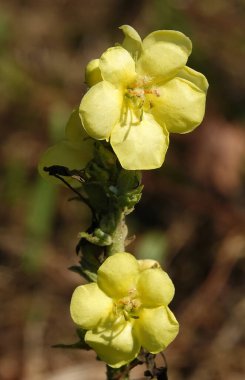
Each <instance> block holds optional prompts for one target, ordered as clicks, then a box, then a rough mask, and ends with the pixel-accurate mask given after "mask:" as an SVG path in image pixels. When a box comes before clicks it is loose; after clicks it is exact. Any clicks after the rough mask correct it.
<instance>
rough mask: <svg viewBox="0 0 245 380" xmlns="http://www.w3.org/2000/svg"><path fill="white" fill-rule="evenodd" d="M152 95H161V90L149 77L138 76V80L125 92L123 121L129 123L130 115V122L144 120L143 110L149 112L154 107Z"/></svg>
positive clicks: (137, 122) (135, 122) (134, 122)
mask: <svg viewBox="0 0 245 380" xmlns="http://www.w3.org/2000/svg"><path fill="white" fill-rule="evenodd" d="M152 96H156V97H159V96H160V94H159V91H158V89H157V88H156V87H154V86H153V84H152V80H151V78H149V77H146V76H144V77H138V78H137V80H136V81H135V82H134V83H132V84H130V86H128V87H127V88H126V90H125V94H124V98H125V101H124V110H123V113H122V118H121V122H122V125H123V124H127V122H128V115H129V116H130V124H139V123H140V122H141V121H142V117H143V111H146V112H149V110H150V109H151V108H152V102H151V100H152Z"/></svg>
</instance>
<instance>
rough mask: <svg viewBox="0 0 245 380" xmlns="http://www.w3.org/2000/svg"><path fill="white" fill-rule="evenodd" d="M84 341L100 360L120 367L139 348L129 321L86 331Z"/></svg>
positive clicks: (130, 358)
mask: <svg viewBox="0 0 245 380" xmlns="http://www.w3.org/2000/svg"><path fill="white" fill-rule="evenodd" d="M85 342H86V343H87V344H88V345H89V346H90V347H92V348H93V349H94V350H95V352H96V353H97V355H98V356H99V358H100V359H101V360H103V361H105V362H106V363H107V364H108V365H109V366H110V367H113V368H120V367H121V366H123V365H125V364H127V363H129V362H131V361H132V360H133V359H134V358H135V357H136V356H137V355H138V353H139V350H140V344H139V342H138V340H137V339H136V338H135V337H134V336H133V334H132V325H131V324H130V322H124V323H123V324H119V325H118V326H115V328H113V327H112V326H108V327H107V328H106V327H105V328H100V329H98V330H93V331H88V332H87V333H86V335H85Z"/></svg>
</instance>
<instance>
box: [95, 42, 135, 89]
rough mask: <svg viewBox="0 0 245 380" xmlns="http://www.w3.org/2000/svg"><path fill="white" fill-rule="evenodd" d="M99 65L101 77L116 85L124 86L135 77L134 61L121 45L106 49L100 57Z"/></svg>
mask: <svg viewBox="0 0 245 380" xmlns="http://www.w3.org/2000/svg"><path fill="white" fill-rule="evenodd" d="M99 66H100V70H101V75H102V77H103V79H104V80H106V81H108V82H110V83H112V84H114V85H115V86H118V87H120V86H124V87H125V86H127V85H128V84H131V83H132V82H133V81H134V80H135V78H136V72H135V62H134V60H133V58H132V57H131V55H130V54H129V52H128V51H127V50H126V49H124V48H122V47H121V46H115V47H112V48H109V49H107V50H106V51H105V52H104V53H103V54H102V56H101V58H100V64H99Z"/></svg>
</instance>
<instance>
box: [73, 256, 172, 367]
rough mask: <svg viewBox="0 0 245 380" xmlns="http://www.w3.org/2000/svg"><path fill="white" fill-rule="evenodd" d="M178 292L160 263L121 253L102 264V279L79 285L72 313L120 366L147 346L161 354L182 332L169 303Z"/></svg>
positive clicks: (106, 356)
mask: <svg viewBox="0 0 245 380" xmlns="http://www.w3.org/2000/svg"><path fill="white" fill-rule="evenodd" d="M173 295H174V286H173V283H172V281H171V280H170V278H169V277H168V275H167V273H166V272H164V271H163V270H162V269H161V268H160V266H159V264H158V263H156V262H153V260H139V261H137V260H136V259H135V257H134V256H132V255H131V254H129V253H125V252H123V253H116V254H114V255H113V256H110V257H109V258H107V259H106V260H105V262H104V263H103V264H102V265H101V266H100V268H99V270H98V280H97V283H90V284H86V285H81V286H79V287H78V288H76V290H75V291H74V293H73V296H72V300H71V316H72V319H73V321H74V322H75V323H76V324H77V325H78V326H80V327H81V328H82V329H85V330H88V331H87V332H86V335H85V341H86V343H87V344H88V345H89V346H91V347H92V348H93V349H94V350H95V351H96V353H97V354H98V356H99V357H100V358H101V359H102V360H104V361H105V362H106V363H107V364H109V365H110V366H111V367H115V368H118V367H121V366H122V365H124V364H127V363H129V362H130V361H132V360H133V359H134V358H135V357H136V356H137V355H138V354H139V351H140V348H141V347H144V348H145V349H146V350H147V351H149V352H151V353H153V354H156V353H158V352H160V351H162V350H164V349H165V348H166V347H167V346H168V345H169V343H171V342H172V340H173V339H174V338H175V337H176V335H177V334H178V328H179V327H178V322H177V321H176V319H175V317H174V315H173V313H172V312H171V311H170V309H169V308H168V306H167V305H168V304H169V303H170V301H171V300H172V298H173Z"/></svg>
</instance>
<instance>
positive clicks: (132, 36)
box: [119, 25, 142, 59]
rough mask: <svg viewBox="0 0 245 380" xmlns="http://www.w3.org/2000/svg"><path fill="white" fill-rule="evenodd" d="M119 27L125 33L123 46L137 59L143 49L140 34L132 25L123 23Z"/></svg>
mask: <svg viewBox="0 0 245 380" xmlns="http://www.w3.org/2000/svg"><path fill="white" fill-rule="evenodd" d="M119 29H122V31H123V33H124V35H125V38H124V40H123V43H122V47H123V48H124V49H126V50H127V51H128V52H129V53H130V54H131V55H132V57H134V59H137V58H138V57H139V55H140V53H141V50H142V41H141V38H140V36H139V34H138V33H137V32H136V30H135V29H134V28H132V26H130V25H122V26H120V28H119Z"/></svg>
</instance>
